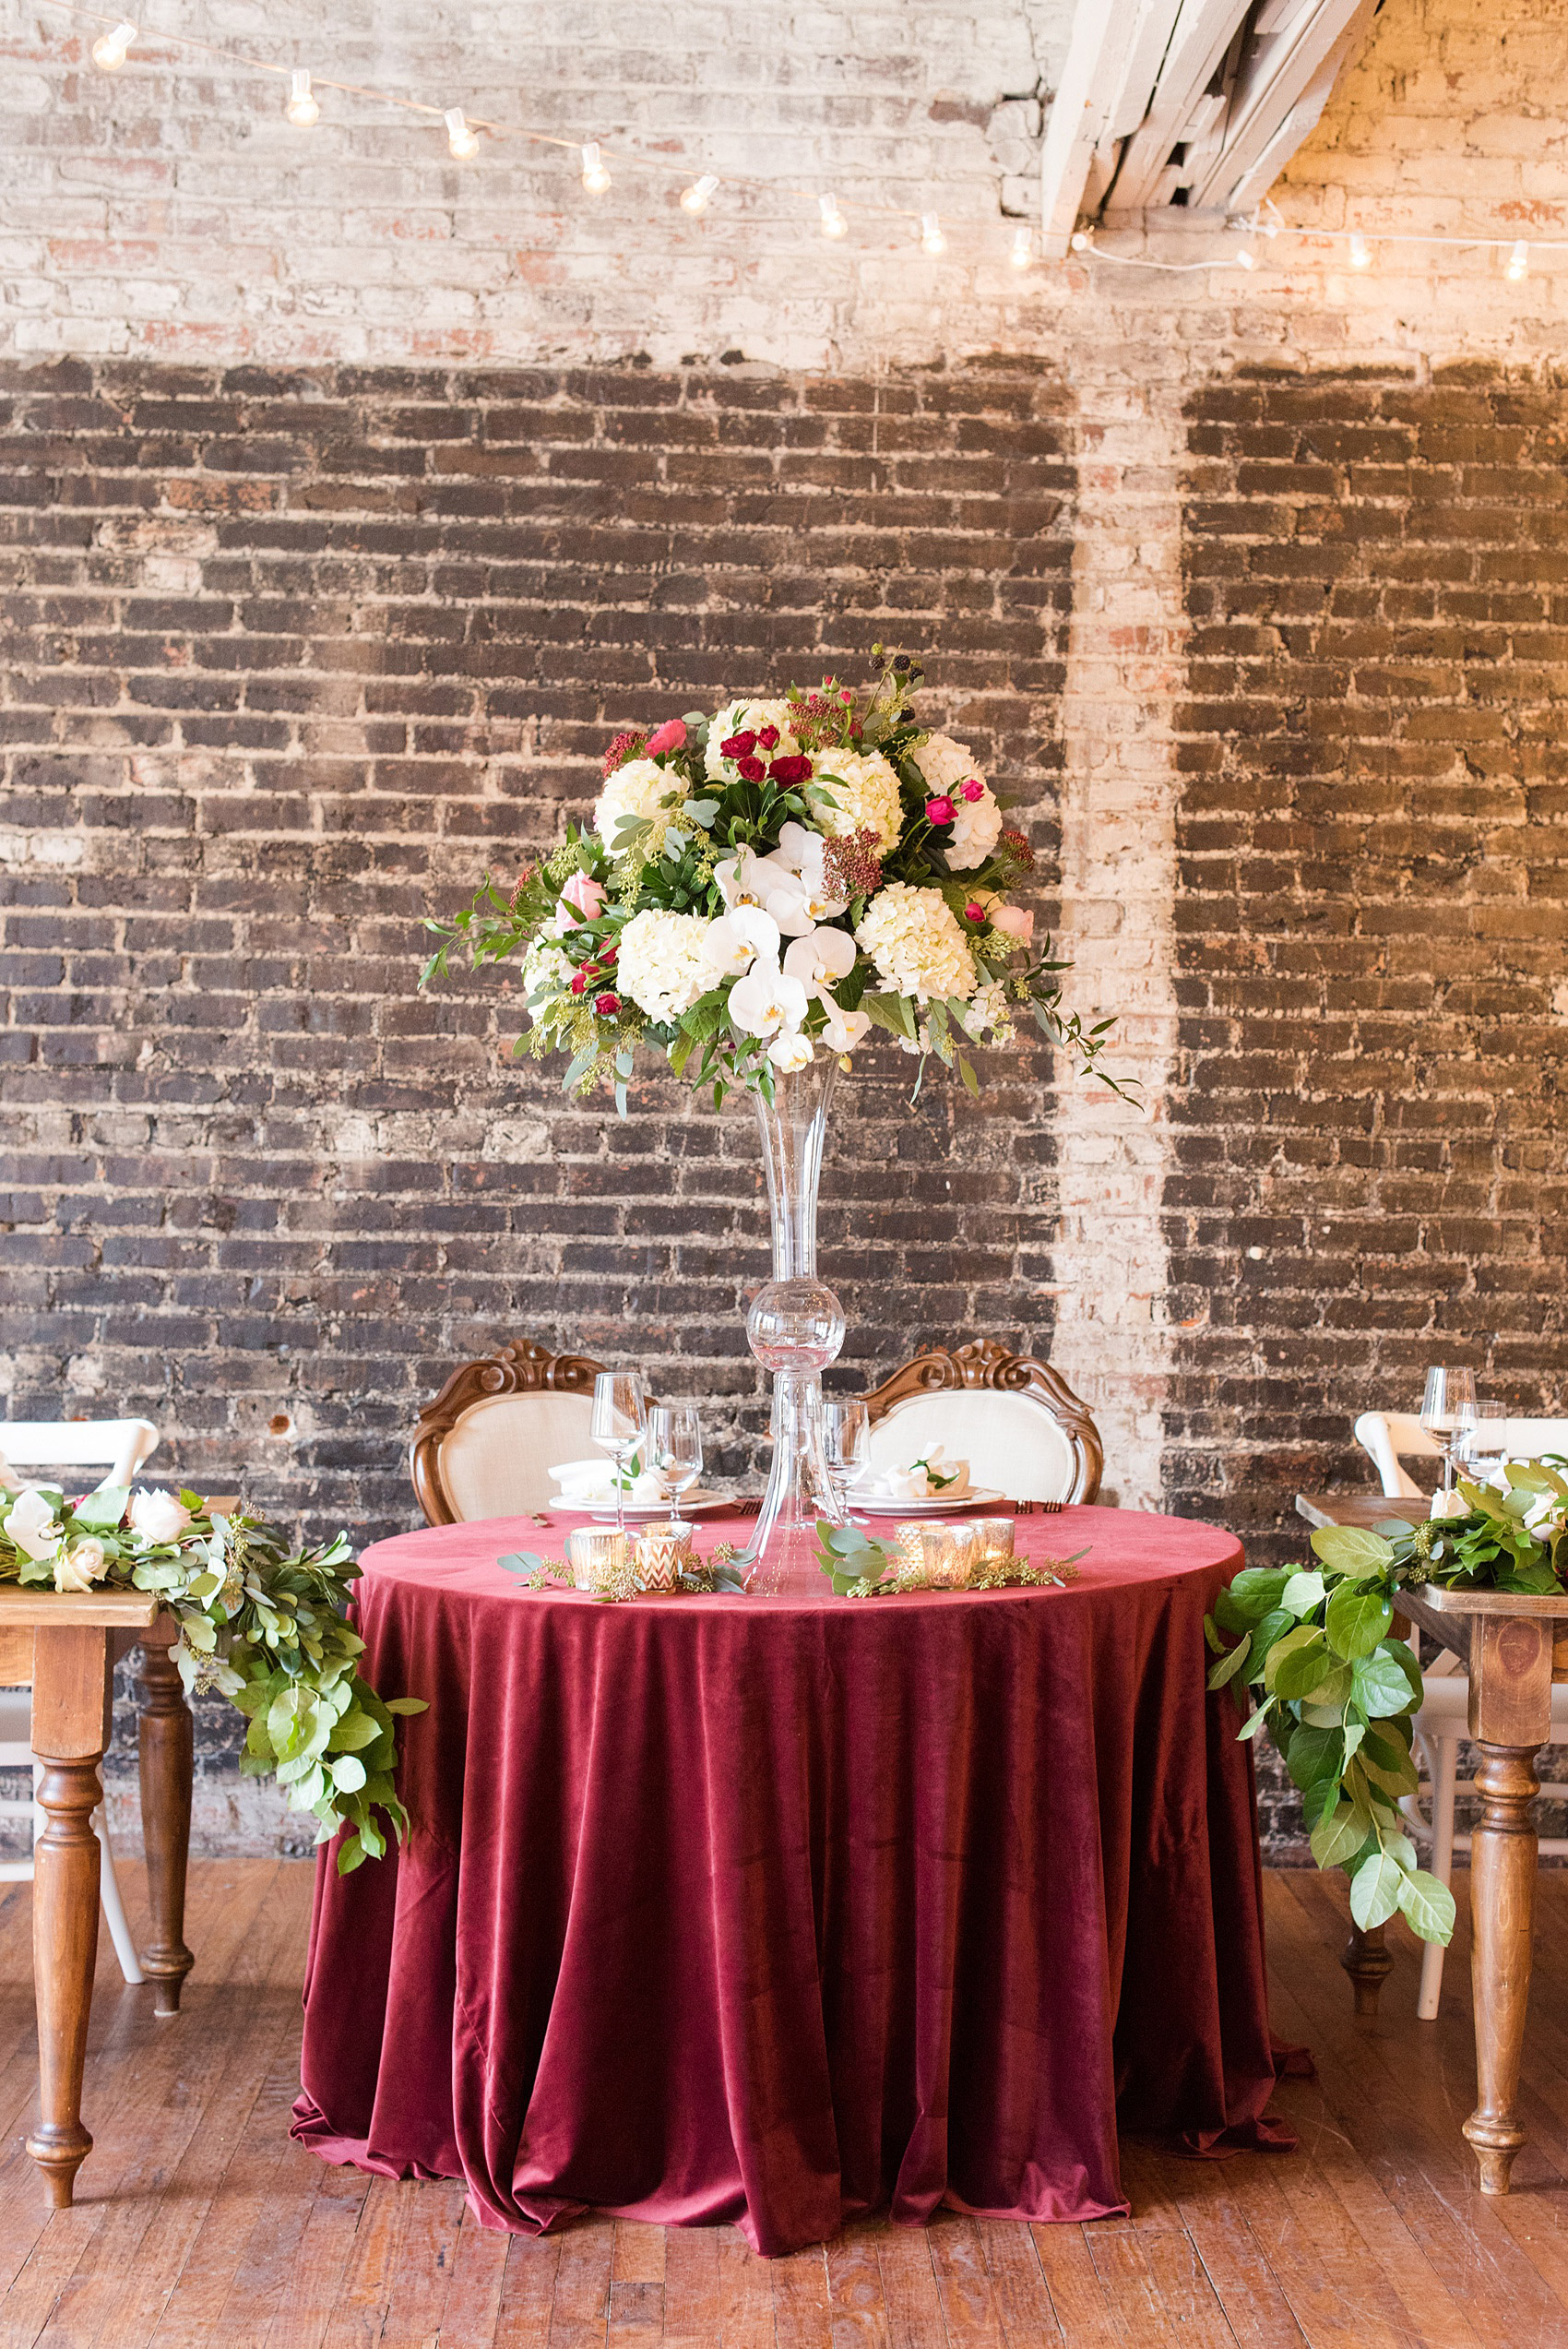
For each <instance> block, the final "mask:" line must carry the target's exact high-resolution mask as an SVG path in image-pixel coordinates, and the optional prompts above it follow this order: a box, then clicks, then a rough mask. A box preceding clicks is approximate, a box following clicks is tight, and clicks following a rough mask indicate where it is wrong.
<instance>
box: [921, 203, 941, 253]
mask: <svg viewBox="0 0 1568 2349" xmlns="http://www.w3.org/2000/svg"><path fill="white" fill-rule="evenodd" d="M921 246H922V248H923V249H924V251H926V252H927V253H932V254H936V253H945V252H946V250H947V239H946V238H945V237H944V235H943V233H942V222H941V221H939V220H938V219H937V217H936V214H935V213H934V212H922V213H921Z"/></svg>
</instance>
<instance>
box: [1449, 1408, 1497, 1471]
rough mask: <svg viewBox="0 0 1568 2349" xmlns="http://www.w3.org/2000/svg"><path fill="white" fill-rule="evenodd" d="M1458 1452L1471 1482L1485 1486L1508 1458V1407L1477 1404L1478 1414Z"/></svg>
mask: <svg viewBox="0 0 1568 2349" xmlns="http://www.w3.org/2000/svg"><path fill="white" fill-rule="evenodd" d="M1458 1450H1459V1455H1460V1458H1461V1459H1462V1460H1463V1461H1464V1463H1465V1466H1466V1467H1467V1469H1468V1470H1469V1472H1470V1481H1471V1483H1472V1484H1475V1485H1484V1484H1486V1483H1487V1482H1488V1481H1489V1479H1491V1477H1492V1476H1494V1475H1495V1474H1496V1473H1497V1471H1498V1470H1499V1469H1500V1468H1501V1467H1502V1466H1503V1462H1504V1461H1505V1460H1506V1459H1507V1458H1508V1406H1507V1404H1506V1403H1500V1402H1478V1403H1477V1404H1476V1415H1475V1417H1474V1419H1473V1420H1472V1421H1471V1422H1470V1424H1469V1425H1468V1426H1467V1428H1466V1429H1465V1431H1464V1433H1463V1434H1462V1436H1461V1437H1460V1438H1459V1444H1458Z"/></svg>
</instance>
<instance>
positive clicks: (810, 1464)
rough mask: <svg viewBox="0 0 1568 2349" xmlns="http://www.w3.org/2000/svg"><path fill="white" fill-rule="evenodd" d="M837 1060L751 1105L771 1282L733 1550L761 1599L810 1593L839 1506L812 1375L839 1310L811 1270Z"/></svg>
mask: <svg viewBox="0 0 1568 2349" xmlns="http://www.w3.org/2000/svg"><path fill="white" fill-rule="evenodd" d="M837 1073H838V1064H837V1060H836V1059H835V1058H834V1057H833V1055H831V1054H830V1053H819V1054H818V1055H816V1057H815V1058H814V1060H812V1061H810V1062H808V1063H807V1065H806V1067H804V1068H795V1069H788V1070H786V1069H779V1070H777V1071H776V1072H775V1074H774V1079H773V1098H772V1100H771V1101H768V1100H766V1099H765V1098H764V1096H763V1095H762V1094H761V1093H756V1094H754V1096H753V1098H754V1101H755V1103H756V1116H757V1127H758V1130H759V1132H760V1134H761V1138H762V1163H763V1172H764V1174H766V1179H767V1204H768V1211H769V1214H770V1216H771V1219H772V1225H773V1278H772V1280H771V1281H768V1282H765V1283H764V1285H763V1286H762V1287H761V1288H760V1289H759V1290H758V1291H757V1293H756V1295H755V1296H754V1298H753V1300H752V1307H751V1311H750V1312H749V1313H748V1314H747V1316H746V1342H747V1343H748V1345H749V1346H750V1347H751V1350H752V1352H753V1353H754V1355H755V1356H756V1359H757V1361H758V1362H760V1363H761V1364H762V1365H763V1368H764V1369H765V1370H770V1371H771V1372H772V1373H773V1414H772V1427H773V1460H772V1464H771V1466H770V1467H769V1470H768V1475H767V1489H766V1492H765V1494H764V1495H763V1500H762V1508H761V1510H760V1511H759V1513H758V1516H757V1521H756V1532H755V1533H754V1536H753V1538H752V1540H751V1542H750V1543H749V1544H748V1545H747V1547H746V1549H745V1550H744V1552H743V1553H742V1558H741V1560H738V1561H737V1563H742V1564H745V1565H747V1566H749V1568H750V1573H749V1576H748V1579H747V1588H748V1589H749V1590H751V1591H754V1592H761V1593H762V1594H763V1595H764V1596H767V1597H778V1596H783V1595H786V1594H796V1595H800V1596H802V1597H803V1596H814V1595H815V1594H816V1593H817V1592H819V1591H821V1590H822V1589H824V1588H825V1585H824V1583H823V1580H822V1573H821V1569H820V1568H819V1566H818V1563H817V1555H816V1548H817V1536H816V1525H817V1520H818V1519H819V1518H826V1520H828V1521H829V1523H831V1524H834V1525H840V1524H842V1523H843V1521H844V1513H843V1507H842V1504H841V1503H840V1501H839V1499H838V1497H837V1494H836V1493H835V1491H834V1486H833V1480H832V1478H831V1476H830V1475H829V1473H828V1464H827V1454H826V1447H825V1445H824V1441H823V1409H822V1374H823V1371H824V1370H825V1369H826V1366H827V1365H828V1364H829V1363H830V1362H832V1361H834V1360H835V1359H836V1358H837V1353H838V1350H839V1348H840V1347H841V1346H842V1344H843V1342H844V1309H843V1307H842V1306H840V1304H839V1302H838V1300H837V1297H836V1296H835V1295H834V1294H833V1292H832V1290H831V1289H830V1288H829V1287H828V1286H827V1283H826V1282H825V1281H819V1280H818V1279H817V1274H816V1201H817V1189H818V1186H819V1185H820V1183H821V1179H822V1151H823V1143H824V1141H825V1139H826V1133H827V1112H828V1107H829V1104H830V1103H831V1102H832V1099H833V1087H834V1080H835V1079H836V1078H837Z"/></svg>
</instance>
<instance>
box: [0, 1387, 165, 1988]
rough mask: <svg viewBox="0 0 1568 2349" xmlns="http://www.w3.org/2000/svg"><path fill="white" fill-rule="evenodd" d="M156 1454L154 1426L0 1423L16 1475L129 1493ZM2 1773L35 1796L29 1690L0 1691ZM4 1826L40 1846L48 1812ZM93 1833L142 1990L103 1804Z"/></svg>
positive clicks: (3, 1453)
mask: <svg viewBox="0 0 1568 2349" xmlns="http://www.w3.org/2000/svg"><path fill="white" fill-rule="evenodd" d="M157 1448H158V1430H157V1428H156V1427H155V1426H154V1425H152V1422H151V1421H150V1420H149V1419H12V1420H6V1421H0V1465H3V1466H7V1467H10V1468H12V1469H17V1468H35V1469H36V1468H98V1469H102V1470H105V1471H106V1472H107V1473H105V1474H103V1475H101V1476H100V1477H99V1479H98V1483H99V1484H100V1485H128V1484H129V1483H130V1482H131V1480H132V1478H133V1477H134V1476H135V1475H136V1473H137V1470H138V1469H139V1468H140V1466H141V1464H142V1462H143V1461H145V1460H146V1459H147V1458H148V1455H149V1454H150V1453H151V1452H153V1451H155V1450H156V1449H157ZM0 1770H30V1771H32V1780H33V1787H34V1790H35V1792H36V1789H37V1786H38V1781H39V1778H40V1776H41V1774H42V1773H41V1772H40V1771H39V1768H38V1765H37V1763H36V1762H34V1760H33V1758H32V1691H31V1689H30V1688H0ZM0 1818H25V1819H28V1820H30V1823H31V1827H32V1839H33V1842H35V1843H36V1842H37V1841H38V1839H39V1837H40V1836H41V1835H42V1832H43V1827H44V1818H43V1812H42V1809H41V1808H40V1807H39V1805H38V1804H37V1802H36V1801H33V1802H28V1801H25V1800H21V1799H18V1798H17V1797H14V1796H13V1797H0ZM92 1829H93V1833H94V1834H95V1835H96V1836H97V1838H98V1842H99V1848H100V1852H101V1858H102V1866H101V1868H100V1870H99V1891H100V1895H101V1899H102V1902H103V1915H104V1921H105V1923H106V1924H107V1926H108V1927H109V1938H110V1939H111V1940H112V1941H113V1944H114V1954H115V1956H116V1957H117V1958H118V1959H119V1961H120V1971H121V1973H123V1974H124V1975H125V1980H126V1981H127V1982H140V1981H142V1980H143V1979H144V1977H143V1974H142V1970H141V1968H140V1966H139V1965H138V1964H137V1948H136V1943H135V1941H134V1940H133V1939H132V1938H131V1928H130V1926H129V1924H128V1922H127V1920H126V1916H125V1903H124V1902H123V1901H122V1900H121V1898H120V1885H119V1879H118V1878H117V1877H116V1876H115V1873H114V1850H113V1844H112V1843H111V1842H110V1840H109V1827H108V1822H107V1821H106V1820H105V1818H104V1816H103V1806H102V1805H101V1804H100V1805H99V1806H98V1808H97V1809H96V1810H95V1811H94V1812H93V1814H92ZM32 1876H33V1863H32V1860H31V1858H28V1859H25V1860H4V1861H0V1884H30V1883H31V1881H32Z"/></svg>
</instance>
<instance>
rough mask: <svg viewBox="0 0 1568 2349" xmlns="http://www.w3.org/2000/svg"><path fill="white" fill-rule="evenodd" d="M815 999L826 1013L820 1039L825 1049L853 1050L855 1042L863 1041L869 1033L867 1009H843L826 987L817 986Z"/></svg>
mask: <svg viewBox="0 0 1568 2349" xmlns="http://www.w3.org/2000/svg"><path fill="white" fill-rule="evenodd" d="M816 999H817V1001H818V1003H820V1004H821V1006H822V1008H823V1010H824V1012H825V1013H826V1020H825V1023H824V1026H823V1031H822V1041H823V1043H824V1045H825V1047H826V1050H827V1051H829V1052H853V1051H854V1050H855V1047H856V1046H857V1044H863V1043H864V1042H865V1040H866V1038H867V1037H868V1036H869V1035H870V1033H871V1014H870V1012H869V1011H846V1010H844V1009H843V1008H842V1006H841V1005H839V1004H837V1003H835V1002H834V1000H833V997H832V996H830V995H829V994H828V992H827V989H826V987H818V989H817V991H816Z"/></svg>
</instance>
